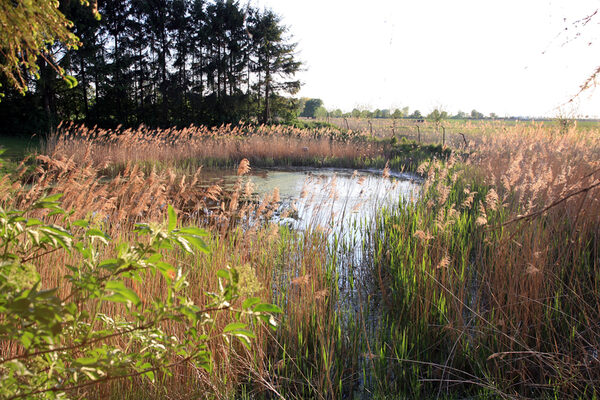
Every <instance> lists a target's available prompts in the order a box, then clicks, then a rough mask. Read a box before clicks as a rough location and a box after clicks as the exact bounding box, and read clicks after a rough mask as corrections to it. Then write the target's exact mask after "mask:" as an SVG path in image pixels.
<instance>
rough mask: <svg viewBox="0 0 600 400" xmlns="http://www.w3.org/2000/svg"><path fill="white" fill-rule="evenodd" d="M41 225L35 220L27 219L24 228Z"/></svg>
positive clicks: (40, 222)
mask: <svg viewBox="0 0 600 400" xmlns="http://www.w3.org/2000/svg"><path fill="white" fill-rule="evenodd" d="M42 224H43V222H42V221H40V220H39V219H37V218H29V219H28V220H27V224H26V226H37V225H42Z"/></svg>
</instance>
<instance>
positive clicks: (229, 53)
mask: <svg viewBox="0 0 600 400" xmlns="http://www.w3.org/2000/svg"><path fill="white" fill-rule="evenodd" d="M8 3H9V4H10V2H8ZM43 3H44V4H45V3H46V1H44V2H43ZM48 3H49V2H48ZM3 4H4V3H3ZM36 4H37V3H36ZM99 6H100V8H99V12H100V13H101V14H102V20H100V21H97V20H95V19H94V18H92V16H91V13H90V12H89V10H88V9H87V8H85V7H82V5H81V4H79V3H78V2H61V8H60V11H62V13H63V14H64V16H63V18H64V19H65V20H67V19H69V20H71V21H73V33H72V34H71V35H73V37H75V36H74V35H77V36H78V40H77V44H78V46H77V47H79V49H78V50H75V49H74V48H72V47H68V46H64V45H61V44H59V43H56V44H54V45H49V46H48V50H47V52H46V53H45V54H50V53H53V54H56V55H57V58H60V59H59V62H57V64H60V68H63V69H64V70H65V71H69V73H71V74H72V75H73V76H74V77H75V78H76V79H77V81H78V82H79V84H78V86H77V87H76V88H75V89H73V90H67V87H66V86H65V84H64V83H62V82H61V81H60V80H58V79H57V73H56V71H54V70H53V69H52V68H50V67H49V66H48V65H45V64H43V65H41V67H40V71H39V72H40V73H39V76H37V77H34V76H33V74H31V73H25V74H24V75H23V79H24V80H28V81H30V82H35V84H34V85H32V88H33V89H34V90H33V91H31V93H29V95H28V96H27V97H25V98H23V97H22V96H16V95H15V94H13V93H10V94H9V93H7V99H5V101H3V104H2V105H0V116H4V117H5V118H6V124H4V125H3V126H2V127H0V129H2V130H3V131H4V133H13V132H10V131H9V130H13V131H17V132H18V133H23V132H26V133H33V132H34V131H33V130H34V129H36V131H35V132H36V133H37V132H39V131H40V130H41V129H40V128H46V131H49V130H52V129H53V128H55V127H56V125H57V124H58V122H59V121H61V120H71V121H77V122H86V123H87V124H88V125H90V126H91V125H98V126H101V127H105V128H114V127H116V126H118V125H119V124H121V125H123V126H127V127H130V126H139V125H140V124H142V123H143V124H145V125H147V126H153V127H156V126H161V127H169V126H173V125H177V126H184V125H185V126H187V125H190V124H191V123H194V124H208V125H218V124H221V123H224V122H234V123H237V122H239V121H240V120H261V121H266V120H268V121H272V120H277V119H279V118H283V119H285V120H287V119H289V118H288V117H287V114H289V110H288V109H289V108H290V104H289V103H288V102H286V101H282V100H281V99H280V97H282V96H283V95H284V94H290V93H291V94H294V93H296V92H297V90H298V89H299V87H300V82H299V81H298V80H296V79H294V75H295V73H296V72H297V71H298V70H299V68H300V63H299V62H298V61H297V60H296V57H295V44H294V43H293V42H292V41H291V40H290V38H289V35H288V34H287V29H286V28H285V27H284V26H283V25H282V24H281V21H280V19H279V17H278V16H277V15H275V14H274V13H273V12H272V11H269V10H265V11H262V10H258V9H256V8H254V7H250V6H248V7H246V6H245V5H244V6H242V5H241V4H239V3H238V2H235V1H224V0H215V1H203V0H196V1H182V0H173V1H171V0H144V1H138V2H121V1H115V0H107V1H105V2H101V3H99ZM56 13H60V12H59V11H58V10H56ZM63 14H61V15H63ZM65 16H66V17H65ZM3 33H4V32H3ZM23 110H27V113H23ZM294 112H295V110H294ZM267 117H268V118H267ZM265 118H266V119H265ZM35 121H39V122H37V123H34V122H35ZM27 130H29V132H27Z"/></svg>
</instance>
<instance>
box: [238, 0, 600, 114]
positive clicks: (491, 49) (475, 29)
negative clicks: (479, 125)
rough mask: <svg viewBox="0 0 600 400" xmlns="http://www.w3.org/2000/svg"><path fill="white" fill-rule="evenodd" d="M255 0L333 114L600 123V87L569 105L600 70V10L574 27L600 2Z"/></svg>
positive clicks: (310, 91)
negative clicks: (293, 46)
mask: <svg viewBox="0 0 600 400" xmlns="http://www.w3.org/2000/svg"><path fill="white" fill-rule="evenodd" d="M245 1H246V0H242V3H244V2H245ZM249 1H250V2H251V4H252V5H254V6H256V7H259V8H265V7H266V8H270V9H272V10H273V11H275V13H277V14H278V15H279V16H280V17H281V19H282V23H283V24H284V25H286V26H287V27H288V28H289V34H290V38H291V40H292V41H294V42H296V43H297V44H298V46H297V56H298V58H299V59H300V60H301V61H302V62H303V63H304V70H303V71H302V72H301V73H299V74H298V75H297V77H298V78H299V79H300V80H301V81H302V82H303V87H302V89H301V91H300V93H299V94H298V95H299V96H302V97H316V98H320V99H322V100H323V102H324V105H325V107H326V108H327V109H330V110H332V109H336V108H340V109H342V110H343V111H350V110H352V109H353V108H368V109H376V108H380V109H384V108H389V109H394V108H402V107H404V106H408V107H409V108H410V110H411V111H413V110H415V109H418V110H420V111H421V112H422V113H428V112H430V111H431V110H433V109H434V108H440V107H441V108H442V109H444V110H446V111H449V112H450V113H452V114H454V113H456V112H458V111H464V112H467V113H470V112H471V110H473V109H476V110H478V111H480V112H482V113H484V114H486V115H488V114H489V113H495V114H497V115H499V116H530V117H534V116H535V117H554V116H557V115H559V114H560V115H563V116H579V117H585V116H589V117H600V88H599V89H597V90H589V91H586V92H585V93H584V94H583V95H581V96H579V97H578V98H577V99H576V101H575V102H573V103H568V101H569V99H571V98H572V97H573V95H575V94H576V93H577V92H578V91H579V87H580V85H581V84H582V83H583V82H584V81H585V80H586V79H587V77H588V76H590V75H591V74H592V72H593V71H594V70H595V69H596V68H597V67H598V66H600V52H599V51H598V50H599V48H600V12H599V13H598V16H597V17H596V19H593V20H592V21H591V22H590V23H589V24H588V25H587V26H585V27H583V28H581V29H575V26H574V25H573V22H575V21H577V20H579V19H581V18H584V17H585V16H587V15H589V14H591V13H592V12H594V11H595V10H596V9H597V8H600V0H503V1H486V0H453V1H447V0H412V1H405V0H249ZM565 28H567V30H565ZM576 33H579V34H580V35H579V37H576Z"/></svg>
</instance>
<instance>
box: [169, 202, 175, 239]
mask: <svg viewBox="0 0 600 400" xmlns="http://www.w3.org/2000/svg"><path fill="white" fill-rule="evenodd" d="M167 216H168V219H167V221H168V224H167V230H168V231H169V232H171V231H173V229H175V227H176V226H177V214H176V213H175V209H174V208H173V206H172V205H170V204H169V206H168V207H167Z"/></svg>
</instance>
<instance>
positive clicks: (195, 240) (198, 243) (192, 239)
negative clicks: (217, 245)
mask: <svg viewBox="0 0 600 400" xmlns="http://www.w3.org/2000/svg"><path fill="white" fill-rule="evenodd" d="M184 237H185V238H186V240H187V241H188V242H189V243H190V244H191V245H192V246H194V247H195V248H196V250H200V251H201V252H203V253H206V254H208V253H210V249H209V248H208V246H207V245H206V243H204V240H202V239H200V238H199V237H198V236H196V235H184Z"/></svg>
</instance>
